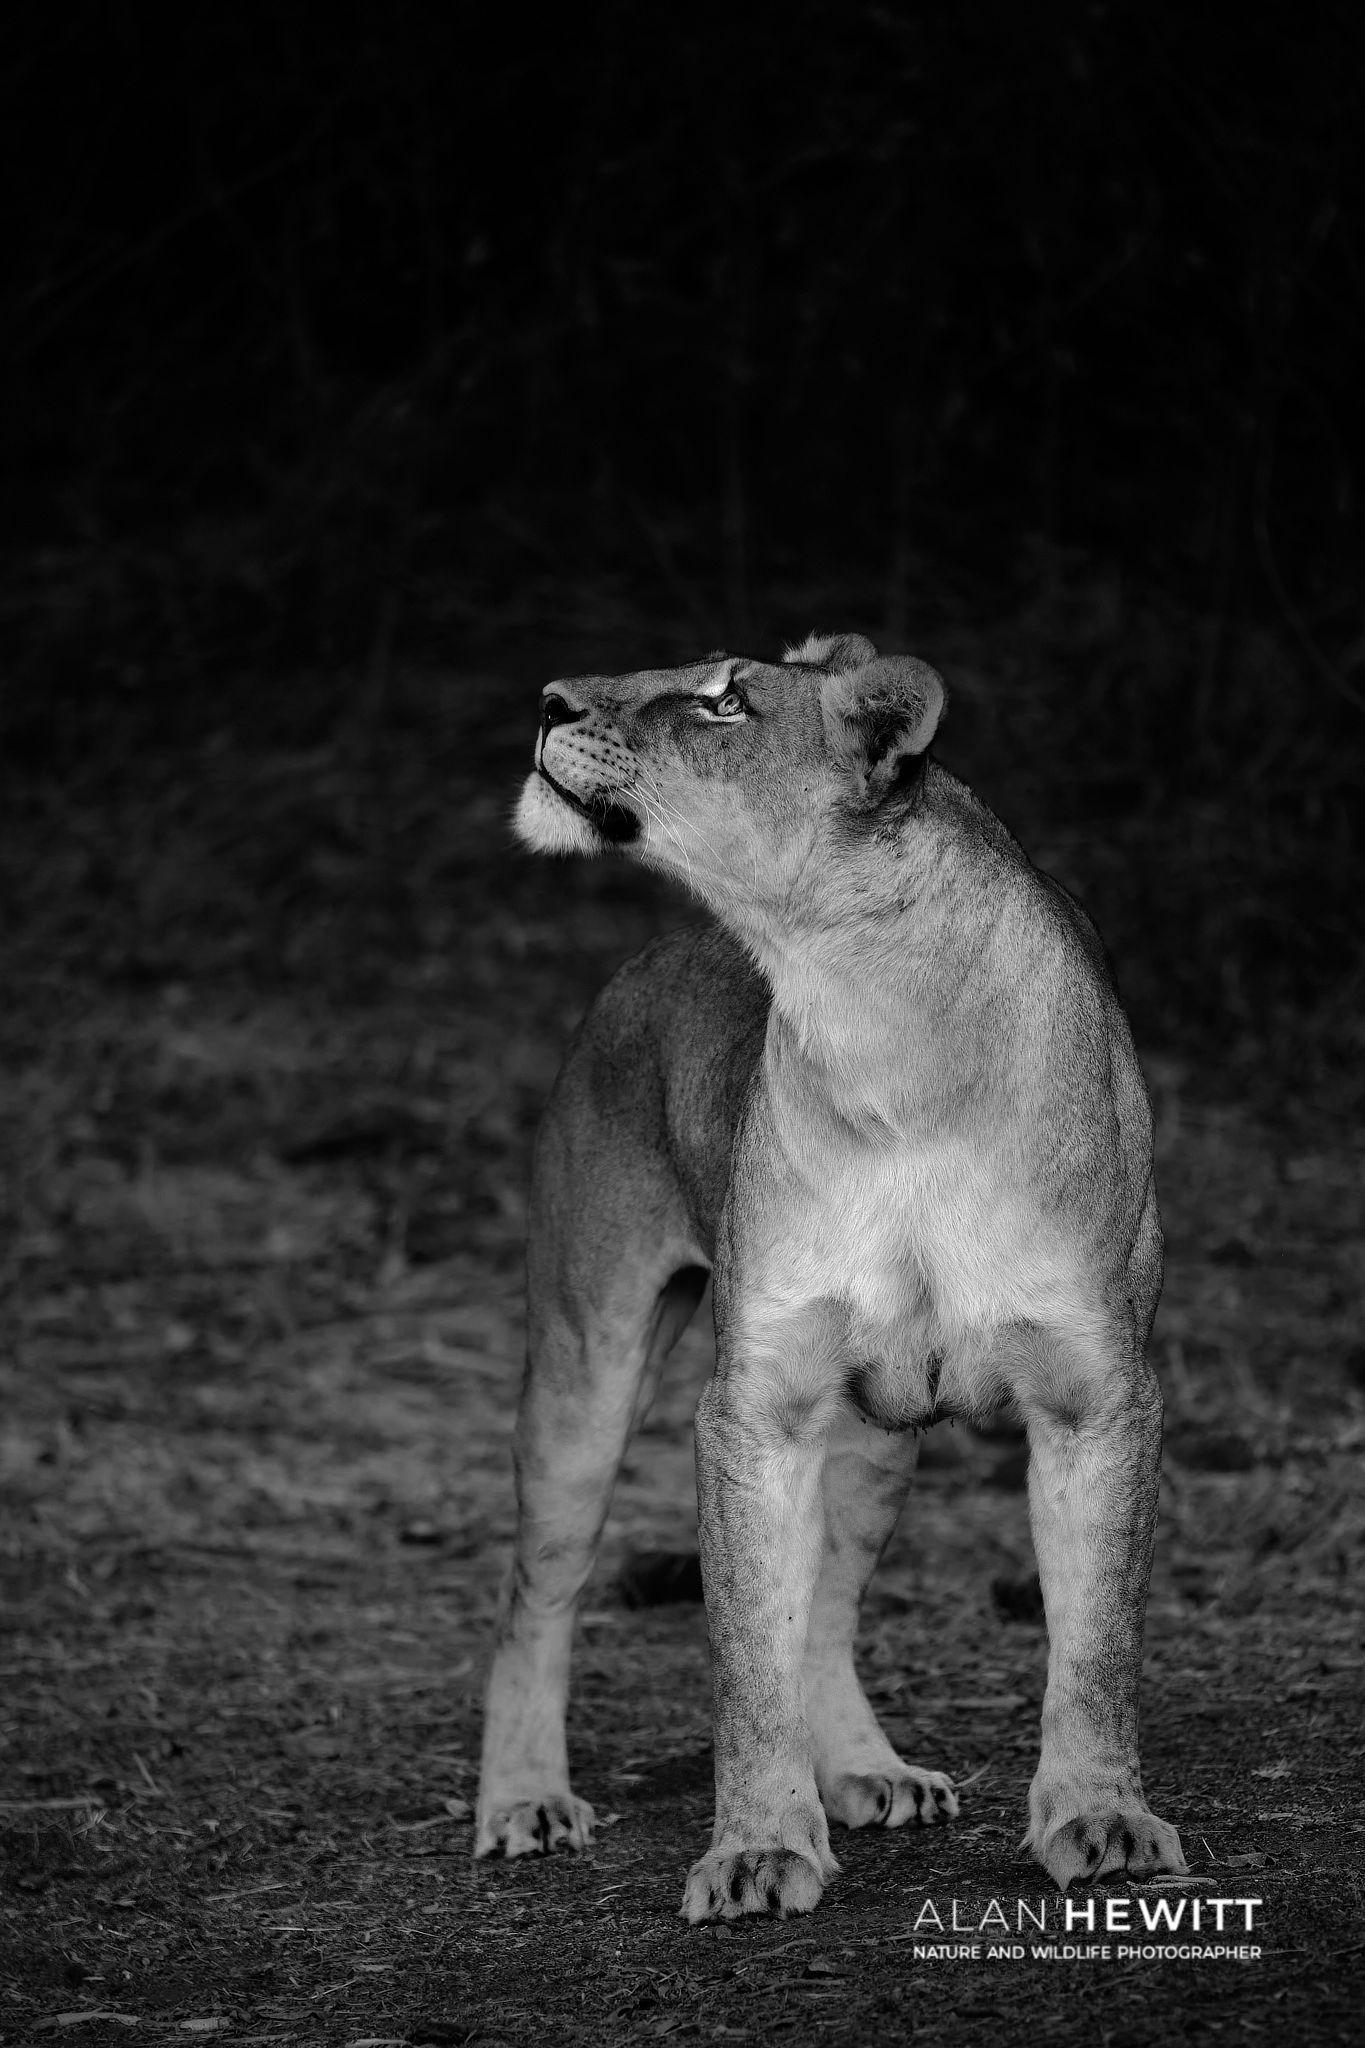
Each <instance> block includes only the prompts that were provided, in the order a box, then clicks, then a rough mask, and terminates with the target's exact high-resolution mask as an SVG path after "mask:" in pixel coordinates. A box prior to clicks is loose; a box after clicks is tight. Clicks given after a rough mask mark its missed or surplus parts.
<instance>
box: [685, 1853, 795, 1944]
mask: <svg viewBox="0 0 1365 2048" xmlns="http://www.w3.org/2000/svg"><path fill="white" fill-rule="evenodd" d="M824 1888H825V1881H824V1878H823V1877H822V1876H821V1874H820V1870H819V1868H818V1866H817V1865H816V1863H815V1862H814V1860H813V1859H812V1858H811V1857H809V1856H803V1855H802V1854H801V1853H800V1851H799V1850H796V1849H741V1850H739V1851H738V1852H737V1853H734V1854H727V1853H726V1852H725V1851H724V1850H720V1849H713V1850H712V1851H711V1853H710V1854H709V1855H707V1856H703V1857H702V1858H701V1860H700V1861H699V1862H697V1863H694V1864H693V1865H692V1868H691V1869H690V1870H689V1871H688V1873H687V1884H686V1886H685V1888H684V1890H683V1902H682V1915H683V1918H684V1920H690V1921H691V1922H692V1924H693V1926H696V1924H697V1922H698V1921H700V1920H738V1919H739V1918H740V1916H741V1915H742V1914H744V1913H771V1914H773V1915H774V1917H775V1918H777V1919H778V1920H785V1919H786V1917H787V1915H788V1914H789V1913H813V1912H814V1911H815V1908H816V1907H817V1906H818V1905H819V1903H820V1894H821V1893H822V1892H823V1890H824Z"/></svg>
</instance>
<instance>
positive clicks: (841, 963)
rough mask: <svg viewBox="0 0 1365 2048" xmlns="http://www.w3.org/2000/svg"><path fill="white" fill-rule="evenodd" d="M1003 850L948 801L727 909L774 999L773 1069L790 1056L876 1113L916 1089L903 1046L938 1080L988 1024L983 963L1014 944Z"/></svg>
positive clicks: (991, 985)
mask: <svg viewBox="0 0 1365 2048" xmlns="http://www.w3.org/2000/svg"><path fill="white" fill-rule="evenodd" d="M958 787H960V785H959V786H958ZM1010 844H1011V842H1009V840H1008V838H1007V836H1006V835H1005V834H1004V833H1003V830H1001V832H1000V839H999V842H998V843H997V842H996V841H995V840H993V839H992V838H988V837H984V836H983V834H982V831H981V828H980V824H979V822H978V820H977V819H976V818H974V817H973V818H971V819H968V818H967V817H966V816H964V815H963V814H962V813H961V812H960V810H959V809H958V808H957V807H956V805H955V804H954V803H953V802H951V801H949V802H946V803H943V804H940V805H935V806H934V807H932V808H929V807H926V808H925V810H923V811H922V812H920V813H919V814H917V815H916V816H915V817H914V818H913V819H912V820H910V821H909V822H908V823H907V824H906V826H905V827H904V828H903V829H902V830H901V831H900V832H899V833H898V834H897V835H896V837H895V838H894V840H887V839H886V838H882V839H877V838H873V837H872V836H871V835H869V837H868V839H867V840H866V841H865V842H864V843H862V844H861V845H858V846H855V847H854V848H853V849H852V853H851V857H850V854H849V850H848V849H847V847H845V848H843V849H841V851H840V856H839V858H838V860H837V862H836V861H835V860H834V859H832V858H828V857H826V858H822V857H821V853H820V850H819V849H817V850H816V852H815V853H814V855H813V856H812V858H811V860H810V861H808V862H807V864H806V866H805V869H804V871H803V873H802V874H801V876H800V877H799V878H798V880H797V882H796V884H795V886H794V887H793V888H792V890H791V891H790V893H789V894H788V896H787V897H786V898H785V899H783V900H780V901H774V902H764V903H753V904H747V905H745V906H743V907H742V908H741V909H740V910H739V911H738V912H736V911H733V910H732V911H731V914H730V915H728V916H727V917H726V920H725V921H726V922H727V923H728V924H730V925H731V927H732V929H734V930H735V931H736V933H737V935H738V936H739V937H741V938H742V939H743V940H744V942H745V944H746V945H747V946H748V947H749V950H750V951H751V952H752V953H753V955H754V957H755V958H756V960H757V961H758V964H759V966H760V967H761V969H762V971H763V973H764V976H765V978H766V979H767V981H768V984H769V986H770V988H771V990H772V1013H771V1018H772V1021H771V1024H770V1030H769V1051H770V1057H771V1059H773V1060H781V1059H784V1058H785V1059H787V1060H788V1061H789V1062H790V1061H791V1060H793V1059H796V1060H799V1061H800V1062H801V1063H802V1065H803V1066H804V1067H805V1068H806V1069H808V1070H809V1071H810V1072H811V1073H812V1074H813V1075H817V1076H818V1075H824V1076H825V1077H826V1081H827V1084H828V1087H829V1090H830V1092H831V1094H832V1095H835V1096H847V1095H848V1094H849V1092H850V1091H852V1093H853V1095H855V1096H857V1097H859V1098H860V1099H861V1098H866V1099H867V1100H868V1102H869V1104H870V1105H873V1106H875V1104H877V1103H880V1104H881V1105H882V1106H883V1107H885V1106H886V1105H887V1104H889V1102H890V1101H891V1099H892V1098H893V1097H894V1096H895V1095H896V1094H897V1092H898V1091H903V1090H904V1089H905V1088H906V1087H915V1086H918V1083H917V1081H916V1079H915V1076H914V1075H913V1074H912V1073H910V1072H908V1071H907V1047H912V1048H919V1049H920V1051H921V1053H922V1059H923V1062H924V1071H925V1074H926V1075H927V1072H928V1070H929V1069H930V1068H932V1069H933V1070H934V1071H935V1072H936V1073H937V1072H939V1071H940V1070H941V1068H942V1065H943V1060H944V1059H946V1060H947V1061H948V1064H950V1065H952V1066H954V1067H955V1066H956V1065H957V1063H958V1062H957V1057H956V1049H957V1048H961V1049H962V1050H963V1051H965V1050H966V1049H967V1047H968V1045H969V1044H971V1043H975V1041H976V1040H977V1039H978V1038H979V1036H980V1034H981V1032H982V1031H983V1030H987V1029H997V1028H999V1025H1000V1021H1001V1020H1000V1019H999V1018H998V1017H996V1016H995V1010H996V1007H997V1004H996V1001H995V998H994V993H993V992H994V991H996V990H998V988H999V987H1000V985H1001V977H1000V975H999V972H998V970H997V971H993V966H994V956H995V955H996V953H997V951H998V949H999V948H1000V947H1002V946H1005V947H1008V946H1011V945H1012V944H1013V943H1014V939H1015V933H1014V930H1013V926H1014V919H1013V917H1012V915H1011V910H1010V904H1011V898H1012V893H1013V892H1009V891H1006V892H1002V891H1001V890H1000V888H999V871H1000V867H1001V862H1002V855H1003V857H1004V862H1005V865H1007V866H1013V865H1015V864H1016V860H1017V862H1018V865H1020V866H1022V865H1023V863H1022V857H1018V856H1016V857H1015V858H1014V859H1012V858H1011V857H1010V856H1009V854H1008V853H1006V852H1005V849H1006V848H1008V847H1009V846H1010ZM988 883H989V884H990V886H987V885H988ZM940 1053H941V1054H942V1058H940V1056H939V1055H940ZM921 1078H923V1077H921Z"/></svg>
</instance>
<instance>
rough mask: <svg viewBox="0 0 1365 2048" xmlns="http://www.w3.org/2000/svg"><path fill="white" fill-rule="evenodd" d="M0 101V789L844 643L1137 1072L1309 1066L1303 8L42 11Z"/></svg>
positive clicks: (1321, 222)
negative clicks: (480, 673) (0, 202)
mask: <svg viewBox="0 0 1365 2048" xmlns="http://www.w3.org/2000/svg"><path fill="white" fill-rule="evenodd" d="M4 58H5V63H4V86H3V93H4V98H3V103H0V135H3V148H4V151H5V156H6V166H5V184H6V187H7V190H8V192H9V195H10V199H11V202H12V206H11V221H10V227H9V231H8V237H7V262H6V265H5V277H4V287H3V291H4V313H3V322H2V323H0V325H2V328H3V347H4V376H3V405H2V406H0V435H2V436H3V450H4V479H5V481H4V487H3V501H2V503H0V540H3V549H4V552H3V584H2V586H0V630H2V631H3V639H4V646H3V658H4V674H5V694H4V701H3V709H2V710H0V737H2V739H3V749H4V758H5V763H6V772H7V773H9V774H16V773H17V774H19V775H21V776H24V777H28V776H31V775H38V776H52V775H54V774H55V775H57V776H59V777H70V776H71V775H73V774H79V773H80V772H82V771H83V770H87V769H88V767H89V765H90V763H91V759H92V753H98V754H99V756H100V757H101V758H102V759H103V760H104V761H105V762H106V763H109V762H111V761H114V760H116V759H121V758H122V757H123V756H125V755H126V752H127V750H128V748H129V747H130V746H131V747H133V748H134V749H135V750H136V751H137V752H138V753H139V754H140V755H141V754H145V753H146V751H147V750H149V749H155V750H162V751H164V750H167V749H176V748H180V749H181V750H182V753H183V752H184V750H186V749H192V748H193V747H194V746H195V745H197V744H198V743H199V742H201V741H202V740H203V739H204V737H205V735H206V734H207V733H208V732H210V731H216V732H217V733H218V734H219V735H220V737H223V738H225V739H226V738H230V740H231V742H232V744H233V745H235V746H244V747H246V748H248V749H249V750H260V749H261V748H263V747H270V746H277V747H278V746H282V745H283V746H298V745H310V744H311V745H316V744H319V743H328V742H332V741H335V740H336V738H337V736H338V734H339V733H341V732H345V733H347V734H349V735H351V736H352V737H354V736H355V735H356V734H357V733H358V734H359V736H360V739H359V749H360V753H361V755H362V756H363V757H364V758H365V759H367V760H370V759H373V758H374V756H375V751H376V746H377V745H378V747H379V750H380V751H381V752H382V751H383V748H384V746H392V744H394V743H395V739H394V736H395V734H396V733H398V732H400V731H401V730H403V729H404V728H406V729H407V730H409V731H411V730H412V729H413V728H414V727H417V728H421V729H423V732H424V738H423V742H422V747H421V749H420V750H419V751H421V753H422V754H423V757H424V758H427V759H431V758H432V748H433V746H434V745H435V741H434V739H433V734H434V733H435V732H436V731H437V729H438V728H439V729H440V730H441V731H445V732H446V733H449V732H450V731H451V730H452V726H458V724H459V721H460V708H459V699H460V687H459V682H458V670H459V667H460V664H461V663H462V662H463V663H466V664H467V663H468V662H469V660H470V659H471V654H472V653H474V652H477V657H478V659H479V660H480V661H481V662H482V663H483V665H485V666H487V664H488V663H489V662H495V663H497V664H499V665H500V666H501V668H502V670H503V672H504V673H505V674H506V676H507V677H508V678H509V685H508V689H509V714H510V712H511V710H512V707H513V706H514V705H517V706H520V705H524V704H526V703H529V701H530V696H531V691H532V689H533V688H534V687H535V686H537V685H538V684H539V683H540V681H542V680H543V679H544V678H545V677H546V676H547V675H548V674H549V673H551V672H553V669H554V667H555V666H556V665H560V666H566V665H567V666H571V665H574V664H575V663H577V664H578V665H584V664H586V662H587V660H589V659H592V660H595V661H600V662H601V663H602V664H603V665H612V666H617V667H631V666H638V665H640V664H641V663H642V662H643V661H645V660H647V659H650V658H657V657H658V656H659V655H660V654H661V653H662V654H663V655H665V656H667V655H669V654H672V653H675V652H681V651H683V650H685V649H686V648H689V647H690V648H695V647H696V646H697V645H698V644H702V645H708V646H709V645H711V644H713V643H715V642H717V641H720V642H723V643H725V644H729V645H738V646H741V647H754V648H755V649H756V650H759V649H766V650H769V651H771V650H772V649H773V647H774V646H775V644H776V641H777V639H778V638H779V637H781V636H783V635H799V634H801V633H803V632H804V631H805V630H807V629H808V628H809V627H810V626H811V625H818V626H830V625H836V626H843V625H857V626H860V627H862V628H864V629H869V630H872V631H873V632H880V633H881V634H882V635H883V636H884V637H885V638H887V639H888V640H889V641H890V642H892V643H894V644H903V645H904V644H908V645H911V646H914V647H916V648H918V649H919V650H920V651H922V652H928V653H930V654H931V655H936V656H938V657H939V658H940V660H941V661H942V662H943V665H944V666H945V667H946V668H947V670H948V674H949V680H950V683H954V684H956V685H957V688H958V708H957V715H956V718H955V722H954V725H953V726H952V727H951V728H950V731H949V736H948V738H947V740H946V742H945V754H946V756H947V758H949V759H950V760H952V759H957V760H958V761H959V762H960V764H961V765H963V766H965V767H966V768H967V769H968V770H969V771H971V772H972V773H973V774H975V775H976V776H977V777H978V778H979V779H981V780H982V782H983V785H984V786H985V788H986V792H987V794H988V795H989V796H992V797H993V798H994V799H995V800H996V801H997V803H999V805H1000V806H1001V808H1003V809H1004V810H1005V812H1006V815H1007V817H1008V818H1009V821H1010V822H1011V823H1012V824H1014V826H1015V827H1016V829H1017V830H1018V831H1020V833H1021V835H1022V836H1023V837H1024V838H1025V840H1026V841H1027V842H1029V843H1030V844H1034V843H1035V842H1036V841H1037V837H1038V834H1039V833H1040V832H1041V833H1042V834H1043V851H1044V852H1045V853H1047V852H1049V851H1052V852H1054V853H1055V856H1056V859H1057V861H1058V863H1059V864H1060V865H1061V866H1062V867H1063V869H1065V870H1067V871H1068V874H1069V878H1070V879H1072V880H1073V881H1075V882H1078V883H1079V884H1080V885H1081V887H1082V888H1083V890H1084V892H1085V893H1086V894H1087V895H1088V896H1089V897H1090V898H1092V899H1097V900H1094V905H1093V907H1094V908H1095V909H1096V911H1097V914H1098V915H1099V917H1100V920H1101V923H1102V925H1104V926H1105V927H1106V929H1108V930H1109V932H1110V936H1111V942H1112V943H1113V944H1114V947H1115V950H1116V951H1117V953H1118V955H1119V957H1120V959H1121V960H1126V961H1127V963H1128V965H1127V973H1126V981H1127V983H1128V984H1129V985H1130V989H1131V999H1132V1000H1133V1002H1134V1004H1135V1006H1136V1008H1137V1010H1138V1014H1139V1019H1140V1023H1141V1025H1142V1027H1143V1029H1144V1030H1146V1031H1147V1032H1149V1033H1150V1032H1156V1033H1158V1034H1159V1035H1160V1036H1162V1037H1163V1038H1164V1039H1167V1040H1170V1039H1172V1038H1176V1039H1182V1040H1184V1039H1189V1038H1190V1036H1191V1034H1194V1035H1195V1037H1196V1039H1197V1037H1198V1036H1199V1035H1200V1034H1208V1033H1212V1034H1214V1036H1215V1037H1216V1038H1217V1040H1218V1041H1219V1057H1220V1060H1221V1058H1222V1057H1223V1055H1224V1053H1225V1052H1226V1049H1227V1044H1228V1043H1232V1042H1234V1041H1236V1042H1241V1041H1244V1040H1247V1038H1248V1035H1250V1038H1252V1039H1254V1040H1255V1041H1256V1047H1255V1051H1254V1054H1253V1055H1252V1056H1251V1058H1250V1064H1251V1065H1255V1064H1256V1063H1257V1062H1258V1061H1259V1060H1260V1059H1261V1058H1262V1056H1263V1054H1264V1051H1265V1047H1266V1043H1267V1037H1269V1039H1270V1040H1273V1041H1274V1043H1275V1045H1276V1046H1277V1047H1278V1051H1279V1055H1280V1056H1281V1064H1283V1062H1284V1060H1285V1059H1288V1060H1291V1061H1292V1062H1293V1063H1294V1064H1295V1065H1296V1066H1301V1065H1302V1063H1303V1061H1304V1059H1305V1058H1316V1057H1317V1056H1318V1055H1319V1054H1327V1055H1328V1056H1331V1049H1332V1048H1333V1047H1335V1052H1336V1056H1337V1057H1338V1058H1339V1057H1340V1056H1341V1055H1342V1054H1344V1055H1345V1057H1346V1058H1347V1059H1348V1060H1349V1059H1351V1057H1352V1056H1353V1054H1354V1053H1355V1052H1358V1043H1359V1041H1358V1036H1357V1034H1356V1026H1355V1022H1354V1016H1355V1011H1356V1009H1357V1008H1358V1002H1359V995H1360V988H1361V983H1360V972H1359V964H1358V952H1357V943H1358V934H1359V918H1358V916H1357V915H1356V905H1357V899H1358V892H1359V887H1360V878H1361V877H1360V827H1359V818H1360V815H1361V808H1362V807H1361V803H1360V795H1361V788H1360V780H1361V763H1362V758H1363V755H1365V750H1363V748H1362V732H1363V731H1365V716H1363V715H1362V711H1363V707H1365V616H1363V614H1362V603H1361V597H1362V591H1361V584H1362V576H1361V566H1362V563H1363V562H1365V531H1363V530H1362V510H1361V487H1362V478H1361V452H1362V446H1363V445H1365V443H1363V442H1362V435H1361V425H1362V403H1361V396H1360V383H1361V379H1360V364H1361V360H1362V352H1363V350H1365V218H1363V215H1362V198H1363V195H1365V184H1363V182H1362V171H1361V151H1360V141H1359V138H1360V135H1361V133H1362V131H1363V130H1365V29H1363V28H1362V22H1361V16H1360V12H1359V10H1358V8H1356V7H1354V6H1353V5H1351V4H1349V0H1342V4H1340V5H1333V4H1330V0H1328V4H1322V0H1315V4H1311V5H1308V6H1296V5H1289V4H1275V0H1269V4H1267V0H1261V4H1257V5H1254V6H1252V7H1250V8H1248V9H1246V10H1244V11H1243V13H1242V15H1241V18H1240V19H1239V20H1238V22H1237V23H1236V25H1235V31H1234V32H1230V31H1229V30H1228V28H1227V27H1226V26H1224V25H1223V24H1222V23H1221V22H1219V23H1217V24H1216V23H1215V18H1214V15H1213V11H1212V10H1201V9H1190V8H1187V7H1184V6H1179V5H1173V4H1142V5H1122V4H1105V0H1097V4H1093V5H1092V4H1086V5H1070V4H1056V0H1049V4H1045V5H1041V6H1035V7H1029V8H1027V9H1021V8H1018V7H1015V6H1011V5H1003V4H1002V5H995V4H981V5H974V6H971V7H966V8H961V7H949V6H925V7H917V8H902V7H895V6H890V7H888V6H880V5H868V6H854V5H849V6H844V5H840V6H833V5H825V4H819V0H794V4H783V5H781V6H778V5H771V6H767V5H754V6H750V7H746V8H743V9H738V10H736V9H732V8H729V7H710V6H707V5H702V6H697V7H688V8H686V9H664V10H658V9H643V8H633V7H628V6H625V5H615V4H599V5H596V6H587V7H583V8H575V9H565V10H558V11H552V12H551V13H550V14H549V15H548V16H547V17H542V15H541V14H540V13H536V14H534V15H533V14H532V13H530V12H528V11H526V10H522V9H519V8H517V7H516V6H507V7H503V8H496V9H493V8H474V7H467V6H466V7H452V8H449V9H438V8H430V9H428V8H421V7H407V6H402V5H394V6H384V7H382V8H381V7H367V6H341V7H337V8H333V9H330V10H328V11H327V13H326V15H325V17H324V16H321V15H313V14H311V13H309V12H308V11H306V10H304V11H297V10H293V9H288V10H283V9H278V8H273V7H266V6H253V5H250V4H247V5H243V6H240V7H236V8H233V9H231V10H228V9H222V8H209V9H193V10H185V11H184V15H183V17H182V18H181V19H180V20H178V21H171V22H162V21H161V20H159V19H158V20H157V22H156V24H155V29H154V30H153V28H152V26H151V24H150V23H149V22H148V21H146V20H145V19H144V18H143V17H142V16H141V14H140V13H139V11H138V10H137V9H136V8H130V7H107V6H98V5H94V4H90V5H84V6H83V5H79V4H77V5H67V6H64V7H61V8H58V9H55V10H51V11H47V10H44V11H43V12H42V13H41V14H39V13H36V12H35V13H33V14H32V15H31V16H30V17H29V18H28V19H27V20H26V21H24V22H20V23H15V24H11V25H10V27H9V28H8V29H7V31H6V36H5V49H4ZM452 677H455V680H454V681H452V680H451V678H452ZM443 679H444V680H443ZM437 752H438V753H439V748H437ZM191 772H192V771H191V770H190V768H189V767H188V766H186V767H184V769H183V773H185V774H186V775H189V774H190V773H191ZM1049 831H1051V833H1052V837H1051V839H1049V838H1048V833H1049ZM1071 841H1077V842H1084V843H1078V844H1071V843H1070V842H1071ZM1100 841H1102V842H1103V845H1099V844H1097V843H1096V842H1100ZM390 879H392V878H391V877H390ZM1346 991H1349V994H1348V993H1346ZM1309 1018H1311V1027H1310V1028H1308V1030H1307V1033H1306V1036H1305V1029H1304V1026H1305V1020H1306V1019H1309ZM1310 1041H1311V1050H1310V1049H1309V1045H1310ZM1244 1064H1246V1062H1244Z"/></svg>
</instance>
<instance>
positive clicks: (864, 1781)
mask: <svg viewBox="0 0 1365 2048" xmlns="http://www.w3.org/2000/svg"><path fill="white" fill-rule="evenodd" d="M820 1798H821V1802H822V1803H823V1805H824V1809H825V1812H826V1813H827V1814H828V1815H829V1817H830V1819H831V1820H837V1821H838V1822H840V1824H841V1825H842V1826H844V1827H846V1828H876V1827H880V1828H903V1827H905V1826H907V1825H908V1824H910V1823H911V1822H913V1823H914V1825H915V1826H916V1827H921V1828H923V1827H937V1826H942V1825H943V1823H944V1822H945V1821H950V1820H956V1818H957V1810H958V1802H957V1792H956V1790H955V1788H954V1786H953V1781H952V1779H951V1778H949V1777H945V1775H944V1773H943V1772H942V1771H921V1770H917V1769H916V1768H915V1766H914V1765H913V1764H903V1763H899V1762H897V1763H896V1764H895V1765H894V1766H892V1767H889V1768H888V1769H886V1770H881V1771H877V1770H872V1771H845V1772H844V1773H843V1774H842V1775H841V1776H840V1777H837V1778H835V1779H834V1780H833V1782H832V1783H831V1784H829V1785H824V1784H822V1785H821V1788H820Z"/></svg>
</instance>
